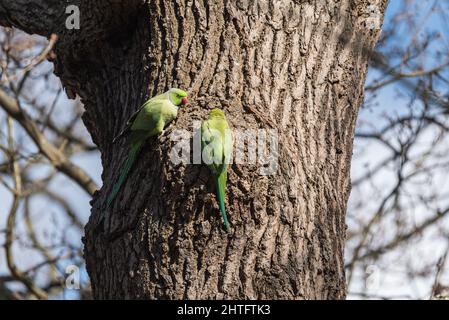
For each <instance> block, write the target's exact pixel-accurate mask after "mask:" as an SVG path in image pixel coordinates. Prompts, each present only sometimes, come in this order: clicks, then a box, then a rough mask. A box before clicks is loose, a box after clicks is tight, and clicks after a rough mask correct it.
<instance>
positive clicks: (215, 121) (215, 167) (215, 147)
mask: <svg viewBox="0 0 449 320" xmlns="http://www.w3.org/2000/svg"><path fill="white" fill-rule="evenodd" d="M201 145H202V150H203V151H202V155H203V161H204V162H205V163H206V164H207V165H208V166H209V168H210V170H211V171H212V174H213V175H214V179H215V183H216V188H217V200H218V203H219V205H220V211H221V214H222V216H223V221H224V225H225V229H226V231H229V222H228V218H227V215H226V209H225V201H226V182H227V178H228V165H229V163H230V162H231V156H232V133H231V129H230V128H229V125H228V122H227V121H226V116H225V114H224V112H223V111H222V110H220V109H213V110H212V111H211V112H210V113H209V118H208V119H207V120H206V121H203V123H202V124H201Z"/></svg>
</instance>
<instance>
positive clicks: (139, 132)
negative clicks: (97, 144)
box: [107, 88, 189, 207]
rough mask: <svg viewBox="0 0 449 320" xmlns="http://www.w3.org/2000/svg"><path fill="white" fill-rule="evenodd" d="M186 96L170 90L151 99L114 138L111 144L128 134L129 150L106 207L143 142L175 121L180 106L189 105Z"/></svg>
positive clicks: (177, 90) (123, 180)
mask: <svg viewBox="0 0 449 320" xmlns="http://www.w3.org/2000/svg"><path fill="white" fill-rule="evenodd" d="M187 95H188V94H187V92H185V91H183V90H180V89H176V88H172V89H170V90H168V91H167V92H165V93H163V94H160V95H158V96H156V97H153V98H151V99H150V100H148V101H147V102H145V103H144V104H143V105H142V106H141V107H140V108H139V110H137V111H136V112H135V113H134V114H133V115H132V116H131V117H130V118H129V120H128V122H127V123H126V127H125V129H124V130H123V131H122V132H121V133H120V134H119V135H118V136H117V137H115V138H114V140H113V143H115V142H116V141H117V140H118V139H119V138H121V137H123V136H124V135H127V134H129V142H130V144H131V149H130V151H129V154H128V159H127V160H126V162H125V164H124V166H123V169H122V172H121V174H120V177H119V179H118V181H117V183H116V184H115V186H114V188H113V189H112V193H111V194H110V195H109V197H108V199H107V206H108V207H109V206H110V205H111V203H112V201H114V199H115V197H116V196H117V193H118V192H119V190H120V188H121V187H122V185H123V183H124V182H125V180H126V177H127V176H128V173H129V170H130V169H131V167H132V165H133V163H134V161H135V160H136V157H137V155H138V153H139V151H140V148H141V147H142V145H143V143H144V142H145V140H146V139H148V138H150V137H152V136H156V135H159V134H160V133H161V132H162V131H163V130H164V128H165V126H166V125H167V124H168V123H170V122H171V121H173V120H174V119H176V117H177V115H178V109H179V108H180V107H181V106H182V105H186V104H187V103H189V100H188V98H187Z"/></svg>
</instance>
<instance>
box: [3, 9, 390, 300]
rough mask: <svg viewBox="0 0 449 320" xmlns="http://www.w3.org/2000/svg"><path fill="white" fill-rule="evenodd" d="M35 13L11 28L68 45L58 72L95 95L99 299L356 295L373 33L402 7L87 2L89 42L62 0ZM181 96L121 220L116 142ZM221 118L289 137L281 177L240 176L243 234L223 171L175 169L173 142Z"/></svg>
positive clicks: (90, 241)
mask: <svg viewBox="0 0 449 320" xmlns="http://www.w3.org/2000/svg"><path fill="white" fill-rule="evenodd" d="M26 2H28V3H29V2H30V1H24V0H20V1H14V3H8V4H6V5H5V4H0V24H2V25H13V26H17V27H19V28H22V29H24V30H25V31H27V32H31V33H33V32H37V33H39V34H43V35H49V34H50V33H51V32H56V33H58V35H59V36H60V41H59V42H58V45H57V48H56V59H55V72H56V74H57V75H59V76H60V77H61V80H62V82H63V84H64V86H65V88H66V90H67V92H68V93H69V95H71V96H73V95H74V94H78V95H79V96H80V97H81V98H82V101H83V103H84V104H85V108H86V112H85V115H84V117H83V119H84V122H85V124H86V126H87V128H88V130H89V131H90V133H91V134H92V137H93V140H94V142H95V143H96V144H97V145H98V146H99V148H100V150H101V154H102V164H103V169H104V170H103V175H102V177H103V181H104V185H103V188H102V189H101V191H99V192H97V193H96V194H95V196H94V199H93V201H92V214H91V217H90V220H89V223H88V224H87V226H86V234H85V237H84V243H85V258H86V263H87V269H88V272H89V276H90V278H91V283H92V288H93V295H94V297H95V298H100V299H103V298H142V299H174V298H177V299H184V298H185V299H220V298H225V299H228V298H234V299H238V298H247V299H248V298H249V299H343V298H345V294H346V293H345V292H346V286H345V273H344V262H343V258H344V257H343V253H344V244H345V233H346V224H345V213H346V204H347V200H348V197H349V193H350V163H351V156H352V143H353V138H354V127H355V123H356V118H357V113H358V109H359V106H360V105H361V103H362V101H363V85H364V80H365V76H366V70H367V61H368V58H369V54H370V52H371V50H372V48H373V47H374V44H375V42H376V41H377V39H378V36H379V30H377V29H375V28H374V29H373V28H370V26H369V25H368V22H369V19H370V10H371V9H370V8H372V5H375V6H377V8H378V9H379V10H378V13H379V14H380V17H379V18H380V19H382V16H383V12H384V10H385V6H386V2H387V1H386V0H376V1H362V0H357V1H355V0H341V1H324V0H321V1H319V0H316V1H288V0H285V1H279V0H265V1H256V0H252V1H250V0H246V1H226V0H214V1H204V0H201V1H196V0H194V1H187V0H177V1H149V3H143V2H144V1H137V0H136V1H119V0H116V1H87V0H84V1H83V0H79V1H73V4H76V5H79V7H80V11H81V29H80V30H66V29H64V17H63V15H61V14H60V13H61V12H65V9H64V8H61V6H62V5H61V4H59V3H58V1H45V3H46V4H45V5H43V4H42V3H41V2H44V1H38V0H34V1H31V2H33V3H34V5H33V6H31V9H29V8H28V9H26V7H25V4H24V3H26ZM53 2H54V3H55V4H53ZM111 3H112V4H111ZM20 5H22V7H20ZM369 5H371V6H369ZM48 6H54V7H55V8H58V10H56V9H54V10H53V11H51V12H50V13H48V15H49V16H51V15H52V14H53V15H54V16H53V18H51V17H50V18H48V19H47V20H48V22H47V25H42V21H40V22H36V21H35V22H33V19H36V20H37V17H39V16H36V17H35V18H33V17H31V15H30V14H29V13H30V12H31V13H33V12H38V11H39V10H44V9H46V7H48ZM58 12H59V14H58ZM21 14H22V15H23V16H21ZM24 17H27V18H28V20H26V19H24ZM170 87H180V88H184V89H186V90H188V91H189V93H190V95H191V100H192V105H191V106H189V107H186V108H184V109H181V111H180V112H179V115H178V119H177V120H176V121H175V122H174V123H172V124H171V125H170V127H169V128H168V129H167V130H166V132H165V133H164V134H163V135H162V136H160V137H158V138H155V139H151V140H150V141H149V142H148V143H147V144H146V145H145V147H144V149H143V152H142V153H141V154H140V156H139V158H138V163H137V164H136V165H135V167H134V168H133V169H132V170H131V172H130V175H129V177H128V180H127V182H126V183H125V185H124V186H123V188H122V190H121V192H120V193H119V195H118V197H117V199H116V201H115V202H114V205H113V206H112V207H111V209H106V207H105V205H104V202H105V199H106V198H107V196H108V194H109V193H110V192H111V190H112V187H113V184H114V183H115V181H116V179H117V177H118V175H119V172H120V170H121V166H122V164H123V162H124V160H125V158H126V156H127V153H128V145H127V144H126V141H122V142H121V143H119V144H115V145H113V144H112V143H111V141H112V137H113V136H115V135H116V134H117V133H119V132H120V130H121V129H122V128H123V126H124V124H125V122H126V120H127V118H128V117H129V116H130V115H131V114H132V113H133V111H135V110H136V109H137V108H138V107H139V106H140V105H141V104H142V103H143V102H144V101H145V100H146V99H147V98H148V97H149V96H153V95H155V94H156V93H159V92H163V91H165V90H167V89H168V88H170ZM213 107H218V108H222V109H224V110H225V112H226V114H227V117H228V121H229V122H230V124H231V126H232V127H233V129H235V130H247V129H266V130H273V129H276V130H277V136H278V139H279V144H278V154H277V157H278V166H277V170H276V172H275V174H274V175H261V174H260V167H259V166H257V165H254V164H252V165H246V164H238V163H234V164H233V165H232V166H231V167H230V170H229V183H228V204H227V206H228V211H229V213H230V214H229V216H230V223H231V227H232V229H231V232H230V233H229V234H227V233H226V232H225V231H224V230H223V228H222V220H221V218H220V214H219V209H218V206H217V202H216V198H215V196H214V191H215V186H214V183H213V181H212V179H211V176H210V173H209V171H208V169H207V168H206V167H205V166H203V165H198V164H187V165H177V164H174V163H172V161H170V153H171V152H172V148H173V146H174V144H175V142H174V141H172V139H170V132H172V130H173V129H174V128H176V129H186V130H189V131H192V122H193V121H194V120H201V119H204V118H205V117H206V116H207V114H208V111H209V110H210V109H211V108H213Z"/></svg>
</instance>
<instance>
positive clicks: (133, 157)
mask: <svg viewBox="0 0 449 320" xmlns="http://www.w3.org/2000/svg"><path fill="white" fill-rule="evenodd" d="M141 146H142V142H136V143H135V144H133V145H132V146H131V150H130V151H129V155H128V159H126V162H125V164H124V165H123V169H122V172H121V173H120V177H119V178H118V181H117V183H116V184H115V186H114V188H113V189H112V192H111V194H110V195H109V197H108V202H107V206H108V208H109V206H110V205H111V203H112V201H114V199H115V197H116V196H117V194H118V192H119V191H120V188H121V187H122V185H123V183H124V182H125V180H126V177H127V176H128V173H129V170H131V167H132V165H133V163H134V160H136V157H137V154H138V153H139V151H140V147H141Z"/></svg>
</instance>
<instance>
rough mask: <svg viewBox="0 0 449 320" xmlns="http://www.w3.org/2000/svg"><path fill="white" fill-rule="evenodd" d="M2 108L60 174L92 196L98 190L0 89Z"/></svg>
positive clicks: (16, 103) (85, 174)
mask: <svg viewBox="0 0 449 320" xmlns="http://www.w3.org/2000/svg"><path fill="white" fill-rule="evenodd" d="M0 106H1V107H2V108H3V109H4V110H5V111H6V112H7V113H8V114H9V115H10V116H11V117H13V118H14V119H15V120H16V121H17V122H19V123H20V125H21V126H22V127H23V128H24V129H25V130H26V132H27V133H28V135H29V136H30V137H31V138H32V139H33V141H34V142H35V143H36V145H37V147H38V148H39V150H40V152H41V153H42V154H43V155H45V157H46V158H47V159H48V160H49V161H50V162H51V163H52V165H53V166H54V167H55V168H56V169H57V170H58V171H60V172H62V173H64V174H65V175H67V176H68V177H69V178H71V179H72V180H74V181H75V182H76V183H77V184H78V185H79V186H80V187H81V188H83V190H85V191H86V192H87V193H89V194H90V195H93V193H94V192H95V191H96V190H97V189H98V186H97V185H96V184H95V182H94V181H93V180H92V179H91V178H90V177H89V175H88V174H87V173H86V172H85V171H84V170H83V169H81V168H80V167H78V166H76V165H75V164H73V163H72V162H71V161H70V159H68V158H67V157H66V156H65V155H64V153H62V152H61V151H60V150H59V149H57V148H56V147H55V146H54V145H53V144H51V142H50V141H48V140H47V138H46V137H45V136H44V135H43V134H42V132H41V131H40V130H39V128H38V126H37V124H36V123H35V122H34V121H33V120H32V119H30V118H29V117H28V115H27V114H26V113H25V112H24V111H23V110H22V109H21V108H20V106H19V104H18V102H17V101H16V100H15V99H14V98H12V97H10V96H9V95H7V94H6V92H5V91H3V90H2V89H0Z"/></svg>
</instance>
